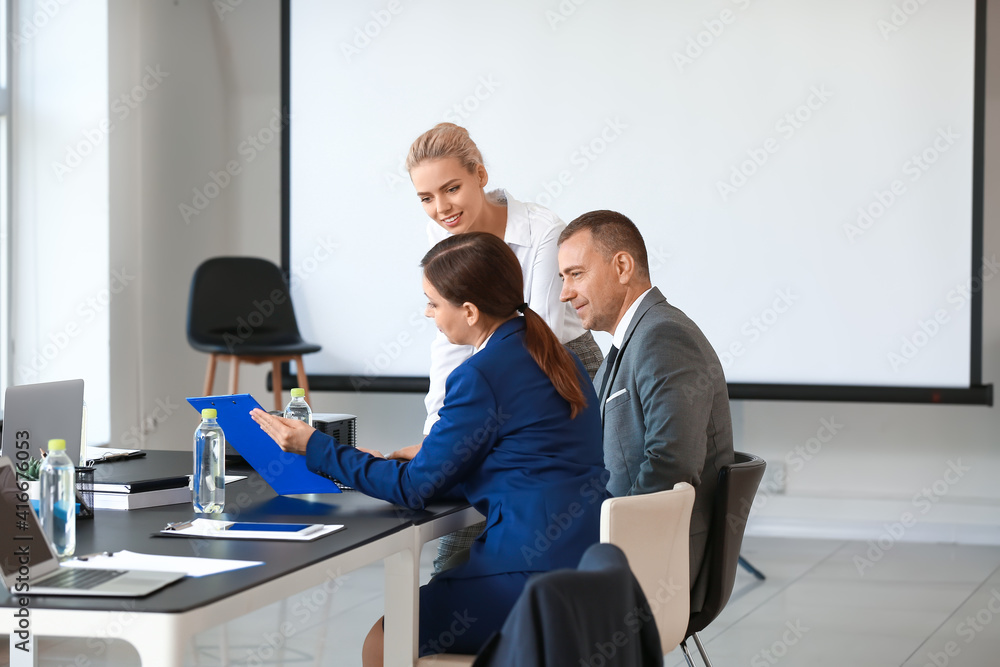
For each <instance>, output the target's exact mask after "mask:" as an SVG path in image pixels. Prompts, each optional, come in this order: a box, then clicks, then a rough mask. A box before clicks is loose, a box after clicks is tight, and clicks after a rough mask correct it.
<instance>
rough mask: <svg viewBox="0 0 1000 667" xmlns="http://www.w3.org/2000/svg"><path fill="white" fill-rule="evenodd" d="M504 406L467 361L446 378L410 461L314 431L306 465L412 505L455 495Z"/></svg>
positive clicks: (486, 447)
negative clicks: (437, 408)
mask: <svg viewBox="0 0 1000 667" xmlns="http://www.w3.org/2000/svg"><path fill="white" fill-rule="evenodd" d="M501 415H503V411H502V410H500V409H499V406H497V403H496V398H495V397H494V395H493V391H492V389H491V388H490V385H489V382H488V381H487V380H486V378H485V377H483V375H482V374H481V373H480V372H479V370H477V369H476V368H474V367H472V366H471V365H469V364H463V365H461V366H459V367H458V368H457V369H455V371H454V372H453V373H452V374H451V375H450V376H449V377H448V383H447V391H446V394H445V401H444V406H443V407H442V408H441V412H440V419H439V420H438V421H437V422H436V423H435V424H434V426H433V427H432V428H431V432H430V433H429V434H428V435H427V437H426V438H424V442H423V446H422V447H421V448H420V452H419V453H418V454H417V455H416V456H415V457H414V458H413V460H412V461H389V460H386V459H380V458H377V457H374V456H371V455H369V454H365V453H364V452H360V451H358V450H356V449H354V448H353V447H349V446H347V445H341V444H339V443H337V442H336V441H335V440H334V439H333V438H331V437H329V436H328V435H325V434H323V433H319V432H316V433H314V434H313V435H312V437H310V438H309V443H308V445H307V447H306V465H307V466H308V468H309V469H310V470H312V471H313V472H318V473H323V474H327V475H329V476H331V477H335V478H337V479H338V480H340V481H341V482H344V483H345V484H348V485H350V486H352V487H354V488H355V489H357V490H359V491H361V492H363V493H365V494H367V495H369V496H373V497H375V498H381V499H382V500H387V501H389V502H391V503H395V504H397V505H403V506H406V507H409V508H411V509H423V507H424V506H425V505H426V503H427V502H428V501H429V500H432V499H434V498H442V497H453V495H454V494H453V493H452V492H453V490H454V488H455V486H456V485H458V484H460V483H461V482H462V481H463V480H464V479H465V478H467V477H468V476H469V475H470V474H472V473H473V472H475V470H477V469H478V468H479V466H480V465H481V464H482V461H483V459H484V458H486V456H487V454H489V452H490V451H491V450H492V449H493V446H494V445H495V444H496V442H497V439H498V434H499V431H500V427H501V426H502V424H501V421H502V419H503V417H502V416H501Z"/></svg>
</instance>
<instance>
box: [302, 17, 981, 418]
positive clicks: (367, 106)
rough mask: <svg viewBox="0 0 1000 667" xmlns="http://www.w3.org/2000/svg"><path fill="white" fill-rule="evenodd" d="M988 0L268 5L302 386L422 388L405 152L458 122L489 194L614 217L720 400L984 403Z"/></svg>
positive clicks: (561, 211)
mask: <svg viewBox="0 0 1000 667" xmlns="http://www.w3.org/2000/svg"><path fill="white" fill-rule="evenodd" d="M984 11H985V3H980V6H979V8H978V12H979V14H980V15H979V17H978V22H977V3H976V1H975V0H952V1H949V2H947V3H945V2H934V3H924V2H918V1H917V0H893V1H885V0H878V1H873V0H844V1H842V2H837V3H831V2H818V1H810V2H803V1H802V0H713V1H711V2H706V1H704V0H672V1H671V2H666V3H653V2H637V1H634V0H629V1H624V2H622V1H619V2H610V1H602V0H589V1H587V2H584V1H583V0H562V1H561V2H555V1H554V0H553V1H551V2H542V3H539V2H535V1H531V0H510V1H507V2H503V3H500V2H475V3H473V2H466V1H458V0H454V1H443V2H421V3H416V2H409V1H407V0H390V1H388V2H386V1H385V0H376V1H357V2H350V3H330V2H325V1H323V0H286V1H285V5H284V16H283V37H284V45H283V50H284V61H285V62H284V68H283V70H284V82H283V86H284V97H285V99H284V103H285V105H286V109H285V112H286V113H288V114H289V118H288V124H287V128H286V134H285V137H284V138H285V141H284V145H283V150H284V153H285V158H284V180H285V182H284V183H283V187H284V216H283V217H284V220H283V223H284V240H285V243H284V248H283V251H284V263H285V266H284V268H285V269H286V270H287V271H288V274H289V278H290V281H291V284H292V298H293V301H294V304H295V308H296V313H297V315H298V320H299V325H300V328H301V329H302V333H303V336H304V337H305V338H306V339H307V340H310V341H313V342H317V343H320V344H321V345H323V351H322V352H321V353H318V354H314V355H311V356H309V357H308V358H307V360H306V368H307V370H308V373H309V377H310V383H311V386H312V387H313V388H314V389H330V390H383V391H421V390H423V389H425V388H426V375H427V371H428V367H429V346H430V342H431V339H432V334H433V333H434V326H433V324H432V322H431V321H429V320H426V319H425V318H424V317H423V309H424V302H425V299H424V297H423V294H422V290H421V282H420V271H419V268H418V262H419V260H420V258H421V257H422V255H423V254H424V253H425V252H426V250H427V249H428V240H427V233H426V226H427V224H428V222H429V219H428V218H427V216H426V215H425V213H424V212H423V209H422V208H421V206H420V203H419V201H418V199H417V196H416V194H415V192H414V190H413V187H412V185H411V183H410V180H409V177H408V174H407V172H406V170H405V167H404V165H403V160H404V157H405V155H406V151H407V149H408V148H409V146H410V144H411V142H412V141H413V140H414V139H415V138H416V137H417V136H418V135H419V134H421V133H422V132H423V131H425V130H427V129H429V128H430V127H432V126H433V125H434V124H436V123H438V122H441V121H450V122H454V123H457V124H460V125H462V126H464V127H466V128H468V130H469V131H470V133H471V135H472V138H473V139H474V140H475V141H476V142H477V144H478V145H479V147H480V149H481V151H482V153H483V156H484V158H485V162H486V167H487V169H488V171H489V176H490V178H489V185H488V186H487V189H493V188H504V189H506V190H507V191H508V192H509V193H510V194H511V195H512V196H513V197H515V198H517V199H519V200H522V201H534V202H538V203H540V204H542V205H545V206H547V207H549V208H551V209H552V210H553V211H555V212H556V213H557V214H558V215H559V216H560V217H561V218H562V220H563V221H565V222H569V221H571V220H572V219H573V218H575V217H576V216H578V215H580V214H582V213H584V212H587V211H590V210H594V209H613V210H617V211H620V212H622V213H624V214H625V215H627V216H629V217H630V218H631V219H632V220H633V221H634V222H635V223H636V224H637V225H638V227H639V229H640V230H641V231H642V233H643V235H644V237H645V240H646V245H647V247H648V251H649V259H650V268H651V273H652V278H653V283H654V284H655V285H657V286H659V287H660V289H661V290H662V291H663V293H664V294H665V295H666V297H667V299H668V300H669V301H670V302H672V303H673V304H674V305H676V306H678V307H680V308H681V309H682V310H684V311H685V312H686V313H687V314H688V315H690V316H691V317H692V319H694V321H695V322H696V323H698V325H699V326H700V327H701V328H702V329H703V330H704V332H705V333H706V335H707V336H708V338H709V340H710V341H711V342H712V344H713V346H714V347H715V349H716V351H717V352H718V353H719V356H720V359H721V360H722V363H723V368H724V370H725V373H726V377H727V380H728V381H729V383H730V391H731V395H732V396H733V397H734V398H740V397H745V398H780V399H822V400H882V401H917V402H919V401H928V402H933V401H936V402H966V403H989V402H991V400H992V398H991V387H989V386H986V387H983V386H981V385H980V382H981V377H980V368H981V288H982V283H983V281H985V280H988V279H990V278H991V277H992V276H993V275H994V274H995V273H996V271H997V270H998V266H997V264H996V262H995V260H994V259H992V258H990V259H987V260H986V261H984V258H982V257H981V245H982V206H981V200H982V149H981V145H982V136H981V135H982V126H981V125H982V105H983V90H982V88H983V69H984V66H983V62H982V60H983V54H982V51H983V49H984V44H985V33H984V29H983V25H984V20H985V18H984V16H983V15H982V13H983V12H984ZM598 340H599V342H601V344H602V346H603V347H605V349H606V347H607V345H609V344H610V336H607V335H604V334H602V335H600V336H599V337H598ZM286 382H291V380H290V378H286Z"/></svg>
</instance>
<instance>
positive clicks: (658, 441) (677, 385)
mask: <svg viewBox="0 0 1000 667" xmlns="http://www.w3.org/2000/svg"><path fill="white" fill-rule="evenodd" d="M608 373H610V374H611V375H610V380H609V382H608V385H607V388H606V389H605V392H604V395H603V396H601V397H600V401H601V418H602V420H603V422H604V465H605V466H606V467H607V469H608V472H610V473H611V478H610V480H609V481H608V491H609V492H610V493H611V494H612V495H614V496H624V495H633V494H639V493H652V492H654V491H663V490H664V489H670V488H673V486H674V484H676V483H677V482H688V483H690V484H691V485H693V486H694V487H695V501H694V510H693V512H692V515H691V545H690V547H691V549H690V550H691V585H692V595H691V611H692V612H694V611H700V610H701V607H702V603H703V601H704V596H705V586H706V583H707V582H706V581H705V578H704V577H700V576H699V575H700V574H701V572H702V566H703V565H704V564H705V551H706V544H707V540H708V526H709V523H710V521H711V518H712V504H713V502H712V501H713V499H714V496H715V488H716V485H717V482H718V478H719V469H720V468H721V467H722V466H724V465H726V464H729V463H732V462H733V426H732V421H731V419H730V416H729V392H728V390H727V388H726V378H725V376H724V374H723V372H722V364H721V363H720V362H719V357H718V355H717V354H716V353H715V350H714V349H713V348H712V346H711V345H710V344H709V342H708V339H707V338H705V335H704V334H703V333H702V332H701V329H699V328H698V326H697V325H696V324H695V323H694V322H692V321H691V319H690V318H689V317H688V316H687V315H685V314H684V313H683V312H681V311H680V310H678V309H677V308H674V307H673V306H671V305H670V304H669V303H667V300H666V299H665V298H664V297H663V294H661V293H660V290H658V289H657V288H655V287H654V288H653V289H652V290H651V291H650V292H649V294H647V295H646V296H645V297H644V298H643V300H642V302H641V303H640V304H639V308H638V310H636V312H635V315H634V316H633V318H632V322H631V323H630V324H629V327H628V330H627V331H626V332H625V339H624V341H623V342H622V347H621V350H620V351H619V352H618V356H617V358H616V359H615V363H614V367H613V368H608V363H607V359H605V361H604V363H603V364H602V365H601V368H600V369H599V370H598V371H597V376H596V377H595V378H594V384H595V386H597V387H598V388H600V386H601V383H602V382H603V380H604V376H605V375H606V374H608Z"/></svg>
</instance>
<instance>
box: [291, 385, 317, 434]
mask: <svg viewBox="0 0 1000 667" xmlns="http://www.w3.org/2000/svg"><path fill="white" fill-rule="evenodd" d="M305 396H306V390H305V389H303V388H301V387H296V388H295V389H292V400H290V401H288V405H286V406H285V419H298V420H299V421H303V422H305V423H307V424H309V425H310V426H312V425H313V411H312V408H310V407H309V404H308V403H306V398H305Z"/></svg>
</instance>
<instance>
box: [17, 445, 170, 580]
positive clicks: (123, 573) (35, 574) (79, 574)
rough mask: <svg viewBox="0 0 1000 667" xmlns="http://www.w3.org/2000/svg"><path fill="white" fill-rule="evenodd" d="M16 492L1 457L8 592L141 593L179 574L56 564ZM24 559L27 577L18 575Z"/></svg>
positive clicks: (38, 525)
mask: <svg viewBox="0 0 1000 667" xmlns="http://www.w3.org/2000/svg"><path fill="white" fill-rule="evenodd" d="M19 493H20V492H19V490H18V487H17V475H16V473H15V470H14V466H13V464H12V463H11V461H10V459H9V458H7V457H5V456H0V579H2V580H3V585H4V588H6V589H7V590H9V591H10V592H11V593H12V594H14V595H101V596H116V597H142V596H143V595H149V594H150V593H152V592H153V591H156V590H159V589H160V588H163V587H164V586H166V585H167V584H171V583H173V582H175V581H177V580H178V579H182V578H183V577H184V575H183V574H182V573H178V572H145V571H138V570H92V569H89V568H74V567H60V565H59V559H58V557H56V552H55V550H54V549H53V548H52V545H51V544H50V543H49V541H48V540H47V539H46V537H45V534H44V533H43V532H42V526H41V523H40V522H39V521H38V517H37V516H35V512H34V510H33V509H31V504H30V503H28V502H23V501H22V500H20V499H18V494H19ZM25 552H27V553H26V554H25ZM22 559H24V560H26V561H27V563H22V562H21V560H22ZM24 564H27V566H28V575H27V576H26V577H25V576H24V575H22V574H19V569H20V568H21V567H23V565H24Z"/></svg>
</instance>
